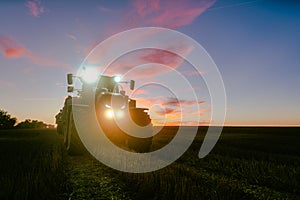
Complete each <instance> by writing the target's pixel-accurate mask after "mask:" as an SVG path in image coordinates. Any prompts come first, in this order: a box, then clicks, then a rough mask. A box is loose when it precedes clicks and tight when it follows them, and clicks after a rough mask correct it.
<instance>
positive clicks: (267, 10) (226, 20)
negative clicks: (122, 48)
mask: <svg viewBox="0 0 300 200" xmlns="http://www.w3.org/2000/svg"><path fill="white" fill-rule="evenodd" d="M245 2H247V3H245ZM0 5H1V6H0V16H1V18H0V25H1V30H0V92H1V101H0V109H4V110H6V111H8V112H9V113H10V114H11V115H12V116H14V117H17V119H18V120H19V121H22V120H24V119H27V118H30V119H38V120H42V121H44V122H46V123H50V124H54V123H55V115H56V113H57V112H58V111H59V110H60V108H61V107H62V106H63V102H64V99H65V98H66V96H67V95H68V93H67V82H66V74H67V73H73V74H74V75H76V74H77V71H78V69H79V67H80V65H81V64H82V62H83V61H84V59H86V58H87V56H88V55H90V54H91V52H92V50H94V49H95V48H96V47H97V45H98V44H99V43H101V42H102V41H104V40H105V39H107V38H109V37H110V36H112V35H113V34H116V33H119V32H121V31H125V30H128V29H132V28H138V27H152V26H157V27H164V28H170V29H174V30H177V31H180V32H182V33H184V34H186V35H188V36H189V37H191V38H193V39H194V40H195V41H197V42H198V43H200V44H201V45H202V46H203V48H205V50H206V51H207V53H208V54H209V55H210V56H211V58H212V59H213V60H214V62H215V63H216V65H217V67H218V68H219V70H220V73H221V75H222V78H223V80H224V85H225V89H226V96H227V108H226V110H227V115H226V121H225V125H228V126H242V125H247V126H252V125H257V126H269V125H270V126H300V106H299V102H300V92H299V85H300V79H299V73H300V68H299V63H300V57H299V52H300V39H299V35H300V12H299V8H300V5H299V3H296V2H295V3H293V2H292V1H288V2H284V1H282V2H281V1H274V2H272V1H252V2H248V1H240V3H238V4H233V3H232V1H227V0H226V1H215V0H199V1H196V0H187V1H186V0H179V1H172V0H165V1H163V0H150V1H139V0H133V1H129V0H128V1H127V0H126V1H94V0H92V1H88V2H85V1H74V2H60V1H46V0H27V1H3V2H1V3H0ZM12 13H13V14H12ZM153 34H155V33H150V32H149V33H147V34H145V35H137V36H136V37H135V38H134V40H137V41H139V40H143V39H144V38H147V37H151V36H152V35H153ZM133 42H134V41H132V43H133ZM107 48H109V47H107ZM174 49H180V51H181V52H180V53H181V54H182V55H184V56H189V55H191V54H192V52H193V47H192V46H190V45H189V44H188V43H186V41H174V43H173V44H172V45H170V46H169V47H168V50H159V49H143V50H136V51H132V52H129V53H128V54H126V55H122V56H121V57H119V58H118V59H116V60H115V61H114V62H112V63H111V65H110V66H109V68H107V70H106V74H105V75H110V76H116V75H120V76H121V77H122V80H123V79H124V80H135V84H136V87H135V90H133V91H131V90H129V84H127V83H124V84H123V85H122V87H123V88H124V90H125V91H126V94H128V95H129V96H130V97H131V98H134V99H136V100H137V105H138V106H139V107H145V108H149V114H150V116H151V118H152V123H153V124H154V125H157V126H160V125H167V126H173V125H176V126H177V125H184V126H191V125H192V126H198V125H209V124H210V118H211V112H212V109H213V105H211V97H210V91H209V90H208V86H207V85H206V83H205V81H204V80H203V77H202V76H203V75H207V76H209V75H210V73H211V72H210V71H209V70H207V71H203V72H202V71H201V73H200V74H199V73H197V71H196V70H195V68H194V67H193V66H192V65H191V64H190V63H189V62H187V61H186V60H185V59H184V58H182V57H180V56H178V55H175V54H174V53H172V51H173V50H174ZM105 53H106V52H102V54H103V55H105ZM98 59H99V55H95V57H93V56H90V57H89V59H87V60H85V62H86V63H87V64H88V65H87V66H91V68H92V69H98V71H99V70H102V69H103V68H104V67H107V66H103V63H101V60H100V61H99V60H98ZM199 59H200V58H199ZM136 66H138V68H136V69H135V70H133V68H135V67H136ZM89 70H90V69H88V68H87V69H86V76H85V78H84V79H85V80H87V81H90V82H94V81H96V80H97V77H98V76H97V73H98V72H97V71H95V70H94V71H89ZM179 74H180V75H181V76H182V77H183V78H182V79H180V78H178V76H179ZM184 79H186V80H189V84H190V86H191V87H188V86H187V84H185V83H184ZM117 81H118V82H122V81H121V80H119V79H118V80H117ZM153 82H156V83H161V85H158V84H153ZM145 83H147V84H145ZM166 85H167V86H170V85H171V86H175V85H176V87H174V88H171V89H170V87H164V86H166ZM193 92H194V93H195V95H196V97H197V99H196V100H195V99H192V98H191V95H192V93H193ZM175 94H180V95H177V96H176V95H175ZM112 114H113V113H112ZM107 115H108V116H110V114H108V113H107Z"/></svg>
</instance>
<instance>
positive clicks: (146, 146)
mask: <svg viewBox="0 0 300 200" xmlns="http://www.w3.org/2000/svg"><path fill="white" fill-rule="evenodd" d="M130 115H131V118H132V120H133V121H134V122H135V123H136V124H137V125H139V126H142V127H144V128H145V129H146V128H147V129H149V130H145V131H152V126H150V127H149V126H148V125H149V124H151V119H150V117H149V115H148V114H147V113H145V112H144V110H143V109H138V108H135V109H132V110H131V111H130ZM146 126H148V127H146ZM127 141H128V147H129V148H130V149H131V150H133V151H135V152H138V153H145V152H149V151H150V149H151V146H152V137H148V138H138V137H133V136H128V140H127Z"/></svg>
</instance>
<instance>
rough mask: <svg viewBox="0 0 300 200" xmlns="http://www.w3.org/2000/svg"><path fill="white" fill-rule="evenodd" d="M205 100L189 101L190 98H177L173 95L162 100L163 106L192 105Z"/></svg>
mask: <svg viewBox="0 0 300 200" xmlns="http://www.w3.org/2000/svg"><path fill="white" fill-rule="evenodd" d="M203 103H205V101H191V100H184V99H177V98H173V97H168V98H167V99H166V100H164V103H163V105H164V106H180V105H181V106H192V105H197V104H203Z"/></svg>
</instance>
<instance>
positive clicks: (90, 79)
mask: <svg viewBox="0 0 300 200" xmlns="http://www.w3.org/2000/svg"><path fill="white" fill-rule="evenodd" d="M82 78H83V80H84V81H85V82H87V83H94V82H96V81H97V79H98V71H97V70H96V69H95V68H86V69H84V71H83V72H82Z"/></svg>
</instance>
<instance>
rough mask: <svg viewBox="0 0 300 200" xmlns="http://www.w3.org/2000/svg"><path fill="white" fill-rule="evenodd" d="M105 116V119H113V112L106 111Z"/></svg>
mask: <svg viewBox="0 0 300 200" xmlns="http://www.w3.org/2000/svg"><path fill="white" fill-rule="evenodd" d="M105 115H106V117H107V118H109V119H111V118H113V117H114V111H113V110H111V109H108V110H107V111H106V113H105Z"/></svg>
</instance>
